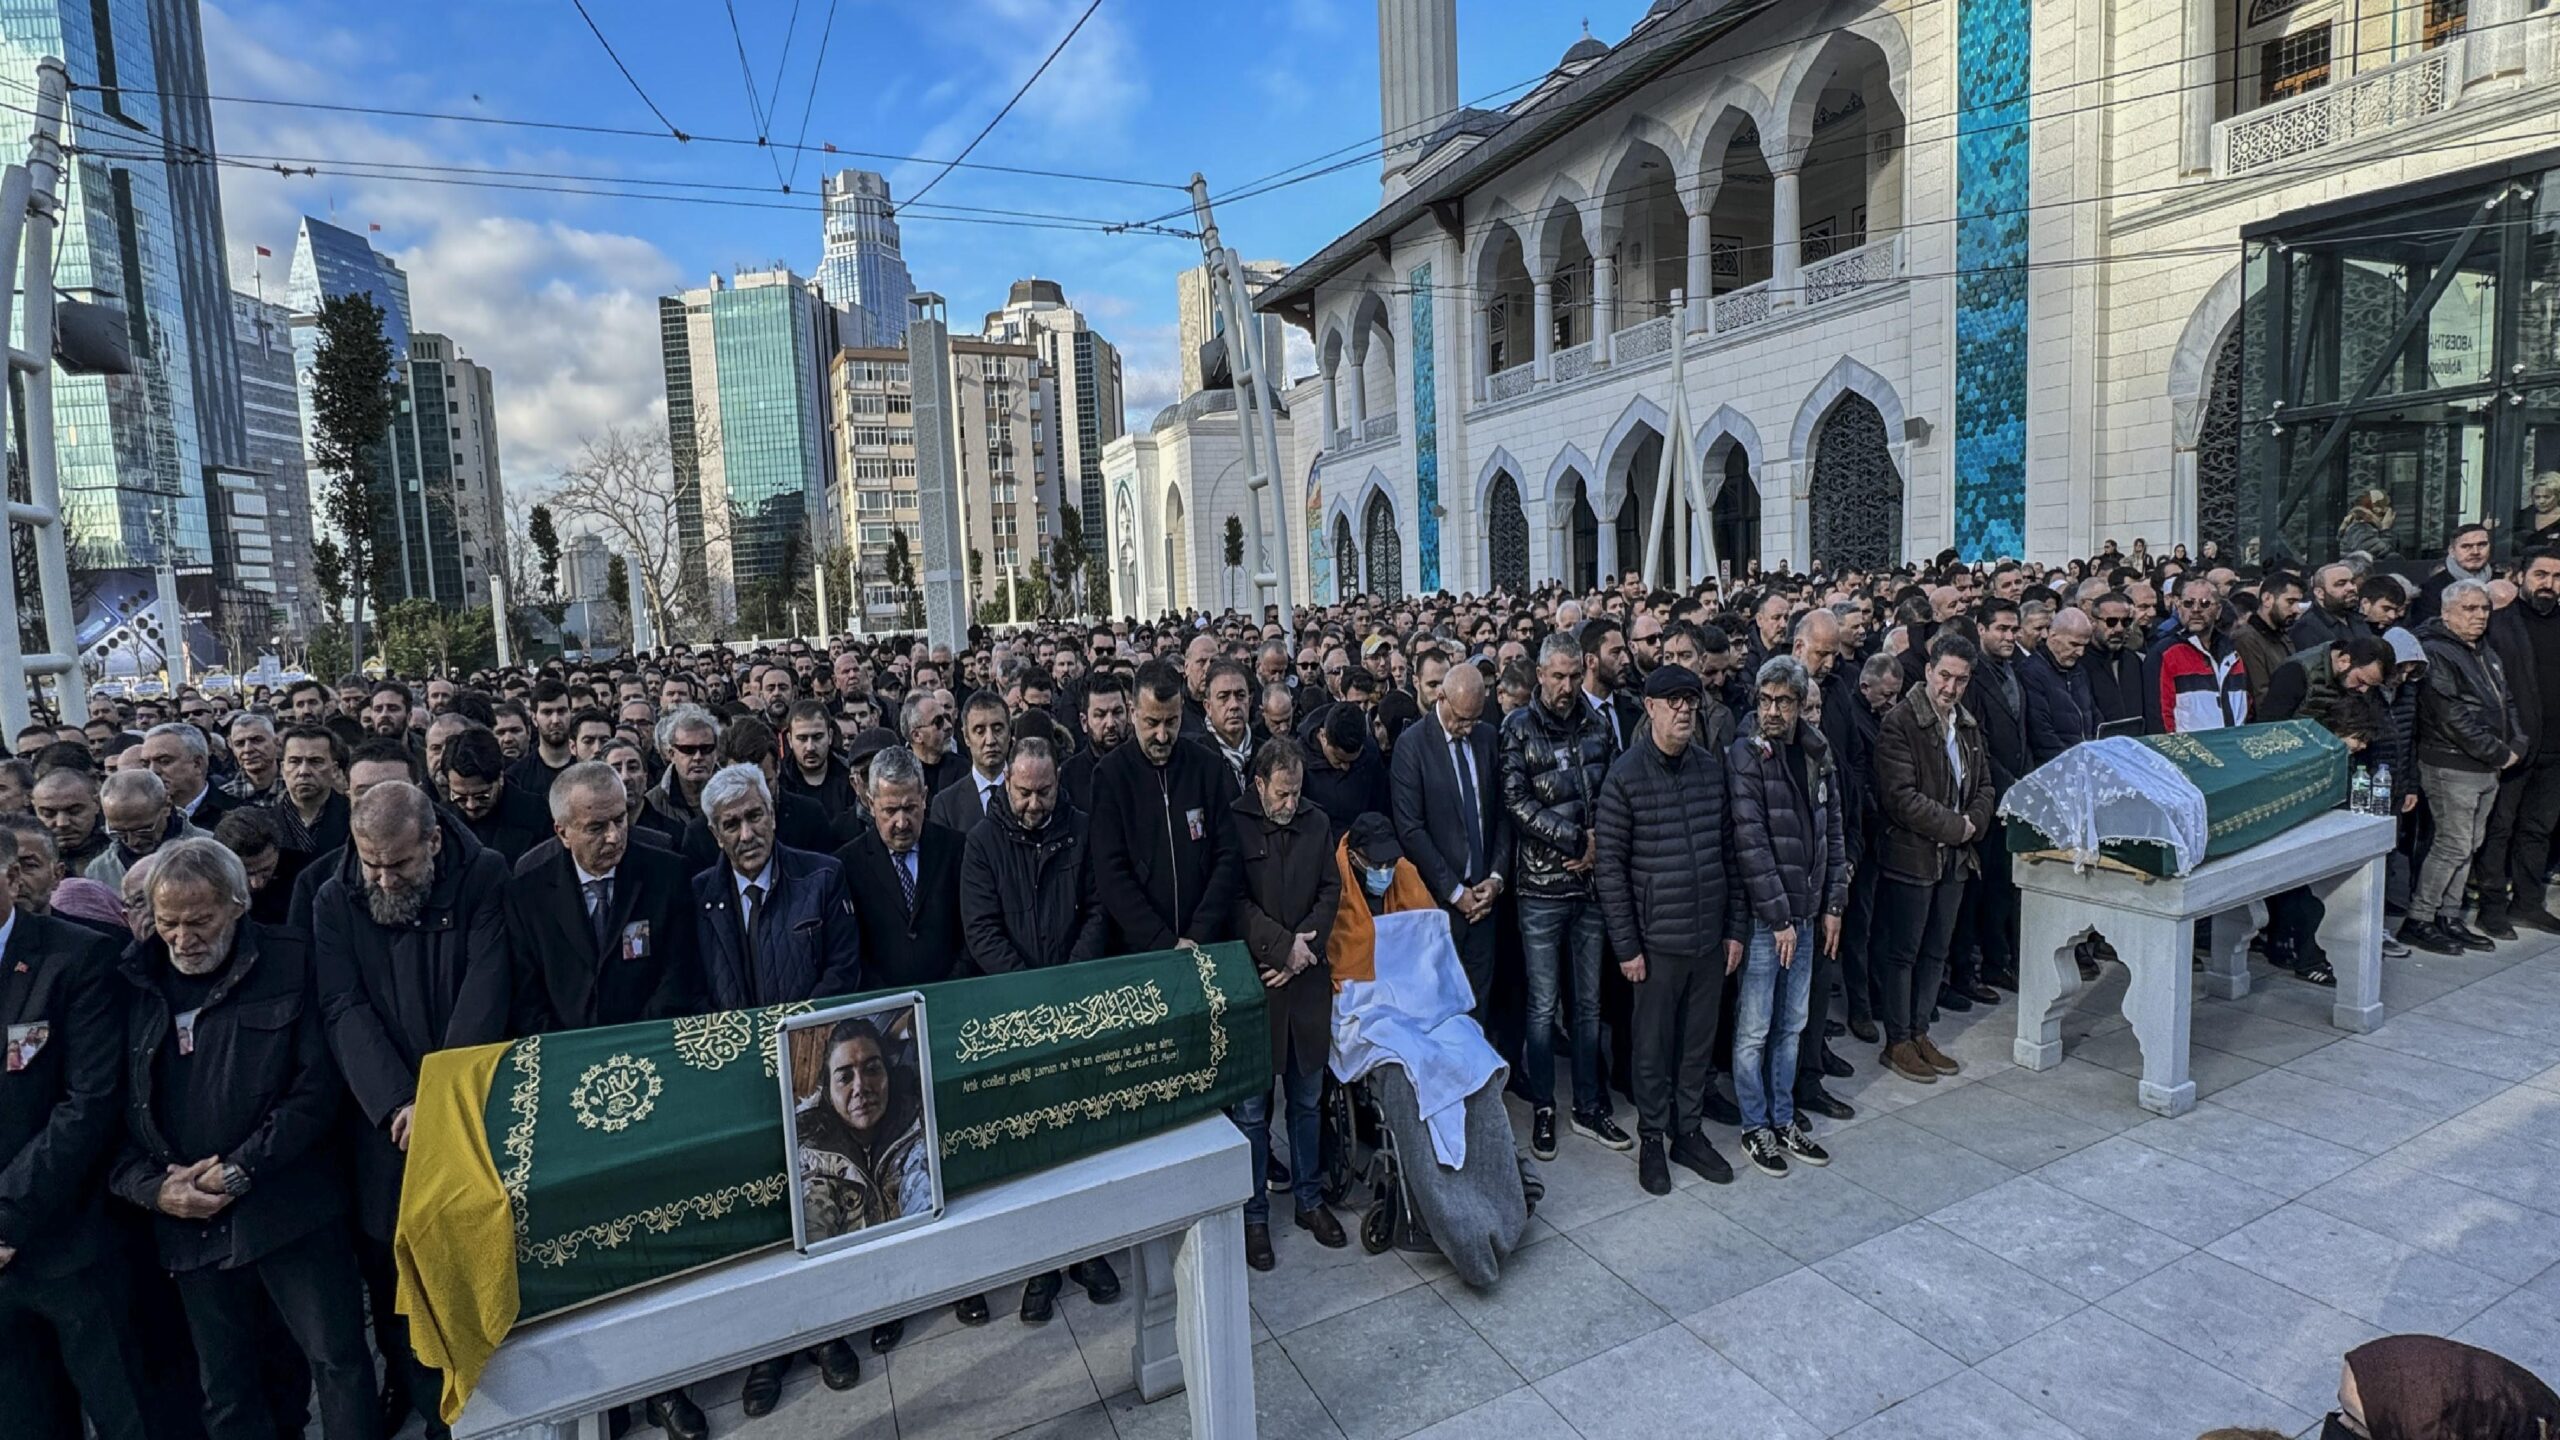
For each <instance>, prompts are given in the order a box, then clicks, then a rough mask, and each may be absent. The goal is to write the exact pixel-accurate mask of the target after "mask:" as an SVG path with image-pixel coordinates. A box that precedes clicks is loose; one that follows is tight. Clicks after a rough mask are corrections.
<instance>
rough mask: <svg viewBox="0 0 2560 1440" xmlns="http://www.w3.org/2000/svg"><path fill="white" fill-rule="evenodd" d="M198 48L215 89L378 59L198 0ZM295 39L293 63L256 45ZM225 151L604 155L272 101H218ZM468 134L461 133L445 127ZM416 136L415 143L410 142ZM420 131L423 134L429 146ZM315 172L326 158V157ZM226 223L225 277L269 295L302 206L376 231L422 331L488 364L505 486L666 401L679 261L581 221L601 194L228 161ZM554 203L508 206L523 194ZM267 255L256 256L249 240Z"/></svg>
mask: <svg viewBox="0 0 2560 1440" xmlns="http://www.w3.org/2000/svg"><path fill="white" fill-rule="evenodd" d="M204 16H205V49H206V63H207V70H208V73H209V75H210V76H211V79H212V88H213V89H214V90H215V92H216V93H220V94H244V95H284V94H290V95H302V96H308V97H312V98H315V99H330V98H334V97H336V96H337V95H338V94H339V93H341V92H339V91H338V90H337V88H336V86H335V84H334V83H333V78H334V77H335V76H343V75H347V74H361V73H364V69H365V66H366V64H367V63H368V62H369V61H371V60H373V59H375V58H377V57H375V56H373V55H369V54H365V53H363V46H362V43H361V42H360V41H359V40H358V39H357V38H356V37H353V36H350V35H348V34H347V33H346V32H343V31H338V30H332V29H326V28H323V29H320V30H317V31H314V30H312V29H309V28H308V27H307V26H306V24H304V23H303V22H300V21H296V22H294V23H293V24H292V25H291V26H290V28H289V29H288V30H279V29H278V28H277V27H278V25H281V24H283V23H284V22H283V21H282V20H281V19H278V18H277V17H265V18H267V19H273V20H275V23H273V24H269V23H263V22H262V21H261V20H260V19H258V18H255V17H248V16H243V17H234V16H233V15H230V14H226V13H225V12H224V11H222V10H221V9H219V8H217V7H215V6H213V5H206V6H205V7H204ZM261 33H290V34H291V35H292V36H293V39H294V46H295V49H296V52H297V54H298V55H307V56H309V57H311V59H310V60H309V61H306V60H304V59H299V58H292V57H288V56H286V55H284V54H283V53H281V52H279V51H277V50H274V49H271V48H269V47H268V46H266V45H265V44H263V43H261V42H260V40H259V39H258V38H257V36H258V35H259V34H261ZM215 125H216V134H217V136H218V137H219V140H220V143H221V146H222V149H223V151H224V152H225V153H226V154H229V155H234V156H245V155H281V156H291V157H314V158H326V157H350V158H352V157H362V158H364V159H368V160H377V161H390V162H395V163H408V164H433V165H457V166H461V165H479V166H491V167H503V168H513V169H528V170H554V171H592V170H593V169H594V168H595V167H596V165H597V164H598V162H597V161H596V160H595V159H594V158H593V157H579V156H576V155H574V154H566V153H559V152H548V151H526V150H517V149H504V148H501V149H494V150H492V149H484V148H481V147H482V146H484V145H485V144H486V143H487V140H486V138H485V137H483V136H481V135H478V134H476V133H468V127H429V128H428V129H426V130H423V131H420V132H417V133H402V132H395V131H392V130H388V129H385V128H382V127H380V126H376V125H373V124H371V123H368V122H365V121H362V120H358V119H354V118H352V117H345V116H335V115H325V114H320V113H317V112H309V111H299V110H290V109H283V108H278V107H269V106H247V105H228V104H226V105H222V106H218V107H217V109H216V113H215ZM455 131H463V132H466V133H453V132H455ZM422 136H424V137H425V138H421V137H422ZM430 142H432V143H430ZM322 168H324V169H325V168H326V167H322ZM222 192H223V219H224V227H225V229H226V230H227V231H228V232H229V233H228V235H227V237H226V241H227V244H228V247H229V252H230V259H231V267H232V272H233V280H234V283H236V284H239V285H241V286H243V287H244V288H245V287H247V286H248V285H249V284H250V283H251V278H250V277H251V275H252V272H253V270H259V271H263V275H264V284H265V290H266V294H267V296H268V297H269V298H270V299H282V298H283V295H284V290H285V277H286V274H287V272H288V269H289V267H290V266H291V264H292V253H293V238H294V234H295V232H296V230H297V229H298V227H299V225H300V222H301V217H302V216H303V215H305V214H317V215H319V216H321V217H322V218H324V219H325V218H330V217H331V216H332V215H333V214H334V217H335V220H336V223H338V224H341V225H344V226H346V227H347V228H348V229H351V230H355V231H357V232H359V233H365V227H366V226H367V225H370V224H379V225H381V226H382V227H383V228H382V232H381V233H380V234H377V235H373V236H372V237H371V238H372V239H373V241H374V243H375V245H376V246H377V248H380V249H382V250H383V251H384V252H385V253H388V254H390V255H391V256H392V257H393V258H394V259H395V260H397V261H398V262H399V263H400V265H401V267H402V268H403V269H405V270H407V271H408V272H409V279H410V302H411V311H412V314H413V316H414V318H415V321H416V326H417V328H418V329H420V330H425V331H429V332H433V333H439V334H444V335H449V336H451V337H452V338H453V340H454V341H455V342H456V343H457V344H458V345H459V346H460V347H461V349H462V352H463V354H465V355H467V356H469V357H470V358H471V359H473V360H475V361H477V362H479V363H480V364H482V365H486V366H488V367H489V369H490V370H491V372H492V380H493V389H494V391H495V394H496V398H497V405H498V442H499V447H500V452H501V455H500V464H501V466H502V468H503V470H504V472H505V475H506V480H507V484H508V487H509V489H510V490H511V491H513V492H516V493H527V492H530V491H532V490H535V489H538V488H540V487H541V486H543V485H545V484H547V483H548V481H549V480H550V478H551V477H552V476H554V475H556V474H557V473H558V472H559V470H560V468H561V466H562V465H563V464H565V463H566V462H567V461H568V460H569V459H570V458H571V457H572V456H573V455H575V453H576V451H577V448H578V445H579V442H580V441H581V440H582V439H583V438H584V437H586V436H588V435H591V434H594V433H596V432H598V431H601V430H603V429H605V428H606V427H608V426H615V425H622V426H631V425H643V424H647V423H650V422H651V421H653V420H654V419H656V418H657V417H659V416H662V415H663V414H664V412H665V408H666V396H665V379H664V375H663V372H662V370H661V368H660V361H659V353H658V321H657V297H658V296H659V295H660V294H662V293H666V292H668V291H670V290H672V289H674V288H675V287H676V286H677V285H678V284H679V283H680V281H681V267H679V266H678V265H677V264H676V262H675V261H674V260H673V259H672V258H670V257H669V256H668V255H667V254H666V252H664V251H663V250H661V249H660V248H659V247H658V246H657V245H656V244H654V243H652V242H651V241H649V240H647V239H644V238H641V237H639V236H636V235H631V234H626V233H620V232H617V231H614V230H611V229H608V228H602V227H599V226H590V225H582V224H580V223H578V222H577V218H576V217H578V216H579V215H580V214H582V213H584V212H585V211H587V210H590V209H593V208H596V207H597V206H598V205H599V203H600V202H595V201H580V200H575V199H571V198H567V197H559V196H549V195H545V196H541V197H539V198H538V199H527V200H521V201H520V200H519V197H516V196H515V195H514V194H513V192H505V191H498V190H489V189H480V188H475V187H472V186H468V185H447V184H433V183H422V182H421V181H419V180H417V179H414V178H411V179H402V180H388V179H380V178H365V177H355V176H346V175H326V174H324V175H320V176H312V177H288V176H284V175H279V174H274V173H270V172H266V171H257V170H248V169H238V168H227V169H225V170H224V172H223V183H222ZM520 203H521V204H524V205H528V206H530V207H533V208H539V209H540V210H542V211H545V212H548V213H545V214H541V215H535V216H527V215H522V214H513V213H508V212H509V209H510V208H514V207H515V206H517V205H518V204H520ZM260 245H264V246H266V247H267V248H269V249H270V250H272V251H274V252H275V253H274V255H273V257H272V258H269V259H265V260H261V259H259V258H258V256H257V253H256V247H257V246H260Z"/></svg>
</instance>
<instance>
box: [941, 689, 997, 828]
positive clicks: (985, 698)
mask: <svg viewBox="0 0 2560 1440" xmlns="http://www.w3.org/2000/svg"><path fill="white" fill-rule="evenodd" d="M960 745H961V749H962V750H963V751H964V752H966V753H967V755H968V757H969V769H968V773H967V774H966V775H964V776H963V777H962V779H961V783H959V784H957V785H953V786H950V787H949V788H947V789H944V790H940V791H937V792H936V793H935V794H934V797H933V803H932V804H931V805H929V806H927V807H926V809H925V818H927V819H929V820H931V821H932V822H933V823H934V824H936V825H940V826H942V827H943V828H944V829H947V830H951V831H954V832H956V833H958V834H962V835H966V834H968V833H969V832H970V831H972V830H974V829H976V828H977V827H978V822H979V821H980V820H983V819H985V818H986V814H987V808H988V804H989V797H991V796H993V795H995V794H996V793H997V792H999V791H1001V790H1002V789H1003V788H1004V758H1005V754H1006V752H1007V751H1009V750H1010V749H1011V748H1012V745H1013V716H1012V714H1011V712H1009V711H1007V710H1006V709H1005V708H1004V697H1003V696H1001V695H998V694H996V693H995V692H994V691H992V690H981V691H979V692H977V693H976V694H974V695H972V696H970V697H969V703H967V704H966V705H963V706H961V707H960Z"/></svg>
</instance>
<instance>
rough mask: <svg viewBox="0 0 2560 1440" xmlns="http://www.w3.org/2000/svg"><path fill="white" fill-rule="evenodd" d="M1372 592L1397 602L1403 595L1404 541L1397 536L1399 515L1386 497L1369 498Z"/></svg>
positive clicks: (1370, 587)
mask: <svg viewBox="0 0 2560 1440" xmlns="http://www.w3.org/2000/svg"><path fill="white" fill-rule="evenodd" d="M1368 529H1369V593H1370V594H1371V595H1374V596H1383V597H1385V598H1387V599H1395V598H1397V597H1399V596H1401V595H1403V594H1404V541H1403V540H1402V539H1401V538H1399V537H1398V536H1397V534H1396V512H1395V511H1394V509H1392V508H1391V507H1389V506H1388V504H1387V497H1386V496H1384V495H1372V496H1370V497H1369V518H1368Z"/></svg>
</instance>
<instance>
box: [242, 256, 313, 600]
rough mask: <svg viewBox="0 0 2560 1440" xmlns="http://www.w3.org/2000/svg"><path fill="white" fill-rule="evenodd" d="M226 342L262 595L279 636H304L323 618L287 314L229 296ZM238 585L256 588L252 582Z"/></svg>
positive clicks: (255, 299) (251, 297)
mask: <svg viewBox="0 0 2560 1440" xmlns="http://www.w3.org/2000/svg"><path fill="white" fill-rule="evenodd" d="M231 337H232V343H233V350H234V351H235V353H236V355H237V357H238V359H237V363H236V366H235V369H236V372H237V373H238V375H239V377H240V395H241V415H242V420H243V422H244V425H243V438H244V442H245V444H246V446H247V450H246V452H245V456H244V458H245V461H246V464H247V466H248V469H249V470H250V471H252V472H254V473H255V474H256V476H257V477H258V496H259V499H258V503H259V504H260V505H261V506H263V507H264V515H265V519H266V531H267V538H268V541H269V547H268V548H269V549H270V551H271V552H272V555H271V558H270V561H269V574H268V576H267V577H266V582H265V583H264V584H263V585H261V586H260V588H263V589H265V590H266V591H267V592H268V593H269V594H271V595H273V596H275V604H276V607H277V608H278V609H280V610H282V611H283V612H284V616H283V620H282V622H281V624H282V629H283V631H284V633H285V634H287V635H291V636H302V635H307V634H309V633H310V631H311V627H313V626H314V625H317V624H320V623H321V622H322V621H324V620H326V619H327V618H328V617H327V615H326V614H325V613H324V611H323V609H322V607H321V604H320V591H319V588H318V587H317V586H316V585H314V584H313V583H312V580H311V486H310V482H309V480H308V478H307V474H306V468H305V463H304V459H303V450H302V402H301V398H300V393H299V390H298V388H297V386H296V385H295V382H294V368H293V312H291V311H289V310H287V309H285V308H284V307H283V306H282V305H277V304H272V303H270V302H268V301H266V300H262V299H260V298H258V297H257V296H255V295H247V294H242V293H241V292H239V291H236V290H235V291H233V292H232V295H231ZM238 504H239V502H238V500H237V499H236V498H235V500H234V505H235V507H237V506H238ZM241 579H242V583H243V584H250V585H258V584H259V581H258V579H257V577H255V576H254V575H246V574H244V575H243V576H242V577H241Z"/></svg>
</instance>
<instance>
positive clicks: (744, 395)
mask: <svg viewBox="0 0 2560 1440" xmlns="http://www.w3.org/2000/svg"><path fill="white" fill-rule="evenodd" d="M658 316H659V341H660V344H661V346H662V349H663V359H664V363H665V366H666V376H667V432H668V439H669V441H670V442H671V444H672V446H673V448H674V451H675V461H676V466H675V471H676V473H675V481H676V515H677V523H678V525H679V527H680V528H681V530H682V533H683V537H684V566H685V569H684V580H685V582H686V584H687V585H688V586H689V587H692V588H696V589H698V590H699V591H700V593H701V594H702V595H703V596H704V598H705V599H706V600H707V601H708V602H709V604H710V607H711V609H712V610H713V611H714V612H715V613H716V614H718V615H720V616H722V617H724V618H726V617H731V616H734V615H735V614H736V613H737V605H738V597H739V596H740V594H741V593H742V592H746V591H749V590H752V589H753V588H754V587H757V586H760V585H767V584H771V583H773V582H776V581H781V582H783V583H785V584H788V583H790V582H791V581H793V580H796V579H797V578H798V577H797V575H796V574H793V575H788V576H786V575H785V573H784V572H785V571H786V569H789V568H791V565H792V563H793V552H794V549H795V545H794V542H795V541H799V540H804V539H805V538H806V537H807V536H808V535H809V534H810V533H811V532H812V531H815V532H816V533H818V534H827V533H831V532H832V531H833V530H834V529H836V528H837V527H836V526H835V524H834V523H833V520H832V517H831V516H829V515H828V514H827V499H828V496H829V495H830V494H831V493H832V491H833V488H834V487H833V484H832V482H831V478H830V477H831V474H832V471H833V468H834V457H833V452H832V448H831V447H830V446H829V445H828V444H827V438H826V428H827V366H828V364H829V363H830V362H831V361H833V359H834V358H835V353H836V348H837V344H838V341H839V337H840V335H841V334H842V331H843V330H844V329H845V328H847V326H848V325H850V324H854V323H859V322H858V321H856V320H855V318H854V317H853V316H851V315H848V314H847V313H845V312H843V311H840V310H838V309H837V307H836V306H835V305H833V304H831V303H829V301H828V300H827V298H826V297H825V296H823V295H822V294H821V293H820V291H819V288H818V286H817V285H816V284H814V283H812V282H810V281H805V280H803V279H801V278H800V277H799V276H798V275H795V274H793V273H792V272H791V271H790V270H788V269H784V268H775V269H771V270H747V271H740V272H739V273H738V275H737V277H736V279H735V281H734V282H724V281H722V280H721V278H720V277H719V276H717V275H714V276H712V277H711V280H710V283H709V284H707V285H705V286H704V287H702V288H700V289H696V290H687V291H685V292H684V293H683V294H681V295H670V296H665V297H662V298H661V299H660V300H659V302H658ZM813 520H814V521H815V522H816V523H815V524H814V525H813V524H812V523H811V522H812V521H813ZM801 557H802V558H803V559H806V558H809V557H808V556H807V554H806V552H805V550H804V551H802V552H801Z"/></svg>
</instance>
